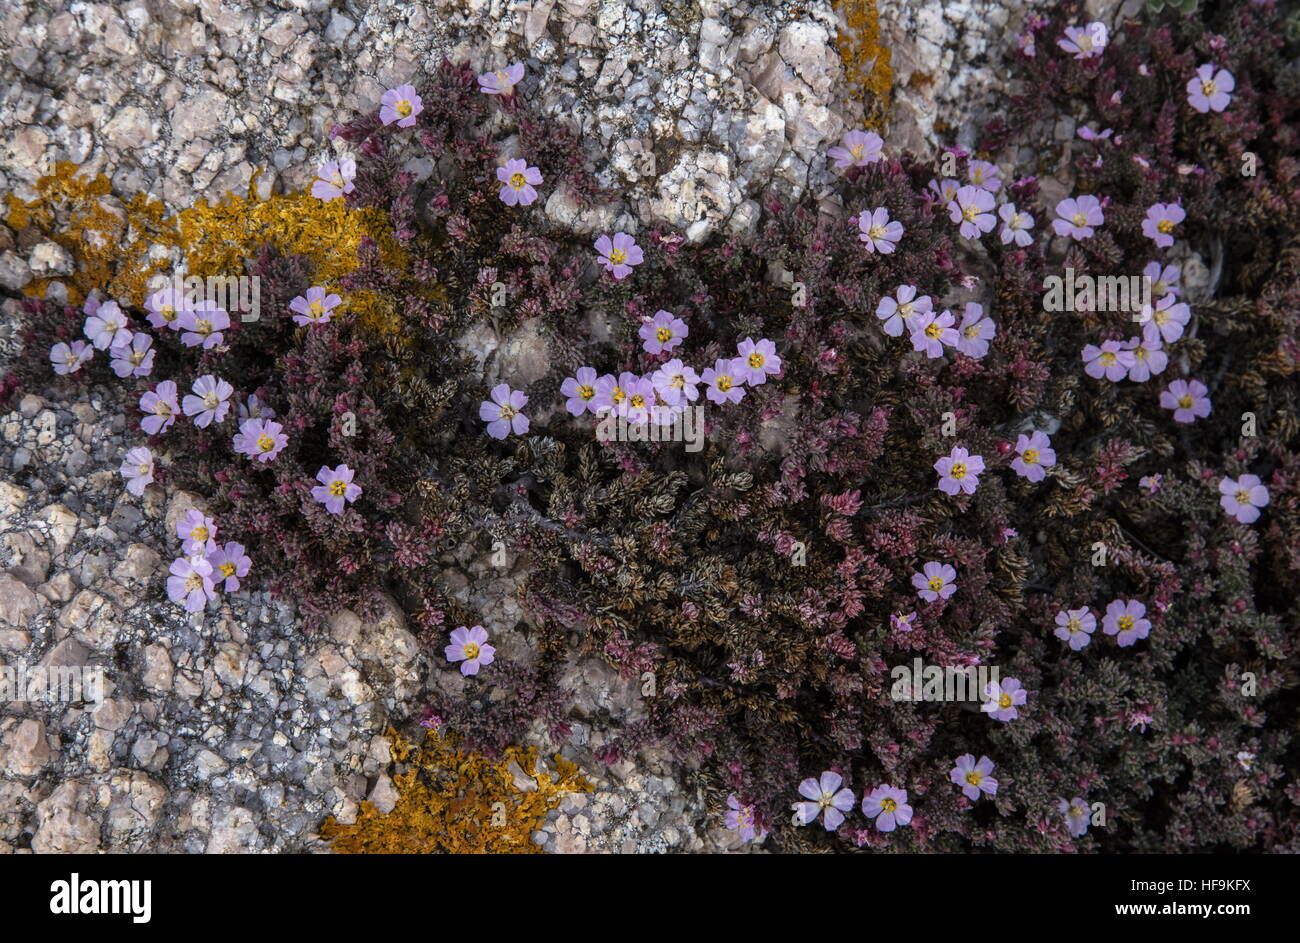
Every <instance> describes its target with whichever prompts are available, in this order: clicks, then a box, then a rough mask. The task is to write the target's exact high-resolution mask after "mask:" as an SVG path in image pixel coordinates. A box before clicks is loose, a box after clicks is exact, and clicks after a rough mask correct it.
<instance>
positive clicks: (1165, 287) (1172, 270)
mask: <svg viewBox="0 0 1300 943" xmlns="http://www.w3.org/2000/svg"><path fill="white" fill-rule="evenodd" d="M1142 274H1143V276H1144V277H1146V278H1149V279H1151V297H1152V298H1164V297H1165V296H1166V295H1174V296H1177V295H1178V294H1179V284H1178V281H1179V278H1180V277H1181V276H1182V269H1180V268H1179V267H1178V266H1177V265H1165V266H1162V265H1161V264H1160V263H1159V262H1148V263H1147V267H1146V268H1144V269H1143V270H1142Z"/></svg>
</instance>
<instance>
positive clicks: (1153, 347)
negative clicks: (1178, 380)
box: [1124, 331, 1169, 383]
mask: <svg viewBox="0 0 1300 943" xmlns="http://www.w3.org/2000/svg"><path fill="white" fill-rule="evenodd" d="M1143 334H1144V337H1143V339H1142V340H1138V338H1136V337H1131V338H1129V340H1128V343H1126V344H1125V345H1124V346H1125V347H1126V348H1128V350H1129V352H1130V353H1131V354H1132V357H1133V362H1132V363H1131V364H1130V365H1129V368H1128V378H1129V379H1130V380H1132V381H1133V382H1135V383H1145V382H1146V381H1147V380H1149V379H1151V377H1152V376H1153V375H1156V374H1160V373H1164V372H1165V367H1167V366H1169V355H1168V354H1166V353H1165V352H1164V348H1163V347H1161V345H1160V334H1159V332H1155V333H1154V336H1152V334H1151V333H1148V332H1145V331H1144V332H1143Z"/></svg>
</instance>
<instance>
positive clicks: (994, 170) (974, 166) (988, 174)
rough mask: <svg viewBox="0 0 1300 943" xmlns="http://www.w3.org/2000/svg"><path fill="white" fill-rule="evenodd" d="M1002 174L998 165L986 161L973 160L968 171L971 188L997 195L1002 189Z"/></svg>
mask: <svg viewBox="0 0 1300 943" xmlns="http://www.w3.org/2000/svg"><path fill="white" fill-rule="evenodd" d="M1000 173H1001V171H1000V170H998V166H997V164H990V163H989V162H988V161H986V160H972V161H971V162H970V165H969V166H968V167H967V170H966V176H967V177H968V178H969V180H970V182H971V186H973V187H979V188H980V189H981V190H987V191H989V193H997V192H998V191H999V190H1001V189H1002V178H1001V177H1000V176H998V175H999V174H1000Z"/></svg>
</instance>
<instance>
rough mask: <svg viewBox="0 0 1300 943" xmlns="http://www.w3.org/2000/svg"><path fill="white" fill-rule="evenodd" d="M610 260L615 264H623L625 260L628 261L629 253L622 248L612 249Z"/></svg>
mask: <svg viewBox="0 0 1300 943" xmlns="http://www.w3.org/2000/svg"><path fill="white" fill-rule="evenodd" d="M609 260H610V261H611V262H613V263H614V264H615V265H622V264H623V263H624V262H626V261H627V253H626V252H624V251H623V250H622V249H610V250H609Z"/></svg>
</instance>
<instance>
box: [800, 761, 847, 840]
mask: <svg viewBox="0 0 1300 943" xmlns="http://www.w3.org/2000/svg"><path fill="white" fill-rule="evenodd" d="M843 782H844V777H843V776H841V775H840V774H839V773H835V772H832V771H831V770H827V771H826V772H824V773H822V775H821V778H820V779H812V778H809V779H805V780H804V781H803V782H801V783H800V784H799V795H801V796H803V797H804V798H805V799H808V800H810V801H808V802H796V803H795V804H794V808H795V810H796V812H797V813H798V814H797V815H796V816H795V821H796V822H797V823H798V824H800V825H811V824H812V823H813V822H816V821H817V817H818V816H819V815H820V816H822V825H823V826H825V828H826V831H828V832H833V831H835V829H837V828H839V827H840V824H841V823H842V822H843V821H844V813H845V812H847V811H849V810H850V809H852V808H853V798H854V797H853V790H852V789H841V788H840V786H841V785H842V784H843Z"/></svg>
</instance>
